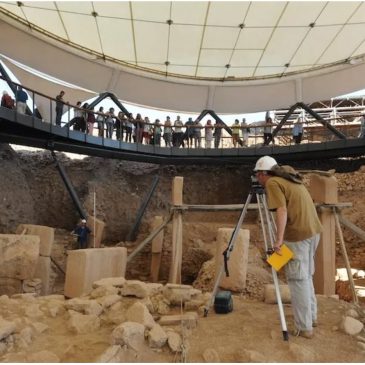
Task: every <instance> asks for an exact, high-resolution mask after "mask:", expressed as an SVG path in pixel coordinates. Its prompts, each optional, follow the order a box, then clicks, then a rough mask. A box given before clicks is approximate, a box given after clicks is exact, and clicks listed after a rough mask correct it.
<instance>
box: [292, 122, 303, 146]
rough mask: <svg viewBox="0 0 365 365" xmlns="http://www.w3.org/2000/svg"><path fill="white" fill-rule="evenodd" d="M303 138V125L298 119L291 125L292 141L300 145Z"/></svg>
mask: <svg viewBox="0 0 365 365" xmlns="http://www.w3.org/2000/svg"><path fill="white" fill-rule="evenodd" d="M302 137H303V123H302V121H301V119H300V118H298V119H297V121H296V122H295V123H294V125H293V139H294V142H295V144H300V142H301V141H302Z"/></svg>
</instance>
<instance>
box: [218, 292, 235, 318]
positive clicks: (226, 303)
mask: <svg viewBox="0 0 365 365" xmlns="http://www.w3.org/2000/svg"><path fill="white" fill-rule="evenodd" d="M214 310H215V312H216V313H229V312H232V310H233V298H232V294H231V292H230V291H220V292H218V293H217V295H216V296H215V298H214Z"/></svg>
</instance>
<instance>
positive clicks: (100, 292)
mask: <svg viewBox="0 0 365 365" xmlns="http://www.w3.org/2000/svg"><path fill="white" fill-rule="evenodd" d="M118 293H119V289H118V288H116V287H115V286H99V287H98V288H96V289H94V290H93V291H92V292H91V293H90V297H91V298H94V299H95V298H100V297H105V296H107V295H113V294H118Z"/></svg>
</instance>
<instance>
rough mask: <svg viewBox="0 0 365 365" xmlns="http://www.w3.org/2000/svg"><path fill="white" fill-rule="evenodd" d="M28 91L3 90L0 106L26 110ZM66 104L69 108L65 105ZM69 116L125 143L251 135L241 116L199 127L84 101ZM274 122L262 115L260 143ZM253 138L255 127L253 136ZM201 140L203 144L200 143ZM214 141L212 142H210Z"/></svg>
mask: <svg viewBox="0 0 365 365" xmlns="http://www.w3.org/2000/svg"><path fill="white" fill-rule="evenodd" d="M64 96H65V92H64V91H63V90H62V91H60V93H59V94H58V95H57V96H56V98H55V100H54V103H55V109H54V111H55V116H56V119H55V124H56V125H58V126H61V125H62V116H63V114H64V112H65V105H68V102H65V101H64ZM27 100H28V94H27V93H26V92H25V91H24V90H23V89H22V87H21V86H19V87H18V88H17V91H16V94H15V100H14V99H13V98H12V97H11V96H10V95H9V94H8V93H7V91H4V92H3V96H2V99H1V106H3V107H6V108H9V109H15V108H16V110H17V111H18V112H19V113H22V114H25V113H26V105H27V104H26V103H27ZM68 107H69V108H70V107H72V106H70V105H68ZM73 110H74V113H73V118H72V119H71V120H70V122H69V123H67V125H68V126H69V127H70V128H72V129H73V130H75V131H81V132H83V133H87V134H89V135H93V133H94V129H97V131H98V132H97V135H98V136H99V137H105V138H113V137H114V136H115V138H116V139H117V140H120V141H125V142H130V143H132V142H135V143H143V144H153V145H157V146H161V143H162V141H164V145H165V146H166V147H188V148H192V147H194V148H202V147H205V148H212V147H213V146H214V148H219V147H220V146H222V144H223V143H222V138H223V130H224V129H226V130H228V128H230V129H231V138H232V145H233V147H239V146H242V147H248V146H249V138H250V135H251V136H253V135H252V129H253V128H255V127H252V126H251V127H249V126H248V124H247V123H246V119H245V118H243V119H242V122H241V123H240V121H239V119H235V121H234V123H233V124H232V125H231V126H227V125H225V124H224V123H223V122H222V121H221V120H217V121H215V123H214V124H213V122H212V120H211V119H208V120H207V122H206V125H205V126H203V125H202V123H201V121H200V120H199V119H198V120H195V121H194V120H193V118H191V117H190V118H189V119H188V121H187V122H186V123H184V122H183V121H182V120H181V118H180V116H177V117H176V120H175V121H171V119H170V117H169V116H167V117H166V120H165V121H164V122H163V123H162V122H161V121H160V120H159V119H156V120H155V121H154V122H151V121H150V120H149V118H148V117H144V118H143V117H142V116H141V114H140V113H138V114H136V116H135V117H134V116H133V114H132V113H125V112H123V111H119V112H118V114H116V112H115V109H114V108H109V110H107V111H105V110H104V107H103V106H101V107H99V109H98V111H97V112H95V111H94V108H90V106H89V104H88V103H84V104H82V103H81V101H78V102H77V104H76V107H74V108H73ZM274 126H275V124H274V123H273V121H272V118H271V117H270V116H269V114H267V115H266V117H265V123H264V125H263V126H262V128H263V144H264V145H265V144H269V143H270V142H272V143H273V144H274V143H275V140H274V138H273V128H274ZM292 136H293V141H294V143H295V144H299V143H301V141H302V137H303V120H302V119H301V118H298V120H297V121H296V122H295V123H294V125H293V129H292ZM253 137H255V139H256V130H255V131H254V136H253ZM203 141H204V145H203ZM213 143H214V145H213Z"/></svg>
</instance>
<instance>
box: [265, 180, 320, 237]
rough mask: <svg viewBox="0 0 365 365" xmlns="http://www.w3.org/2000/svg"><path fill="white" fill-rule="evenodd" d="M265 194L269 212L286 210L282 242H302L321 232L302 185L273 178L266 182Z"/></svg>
mask: <svg viewBox="0 0 365 365" xmlns="http://www.w3.org/2000/svg"><path fill="white" fill-rule="evenodd" d="M265 192H266V196H267V204H268V208H269V209H270V210H276V209H277V208H280V207H286V209H287V216H288V218H287V223H286V227H285V232H284V240H287V241H289V242H297V241H302V240H305V239H307V238H310V237H313V236H314V235H316V234H317V233H320V232H321V231H322V225H321V222H320V221H319V218H318V215H317V211H316V208H315V206H314V204H313V200H312V198H311V196H310V194H309V192H308V190H307V189H306V188H305V186H304V185H303V184H296V183H294V182H291V181H289V180H286V179H284V178H282V177H278V176H273V177H270V179H269V180H268V181H267V182H266V184H265Z"/></svg>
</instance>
